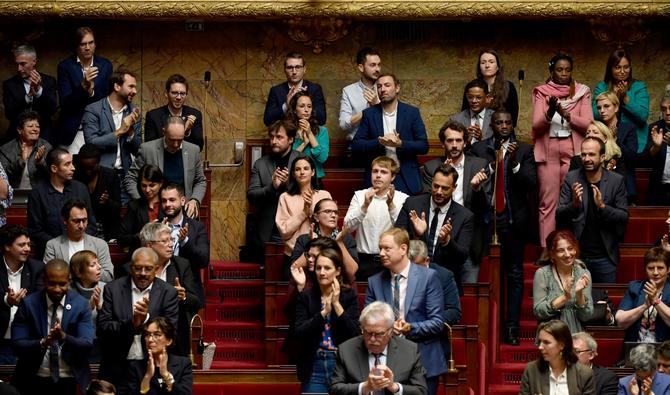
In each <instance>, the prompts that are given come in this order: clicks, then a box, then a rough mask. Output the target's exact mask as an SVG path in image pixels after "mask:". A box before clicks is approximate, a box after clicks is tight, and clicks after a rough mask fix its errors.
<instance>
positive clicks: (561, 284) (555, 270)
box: [554, 266, 574, 292]
mask: <svg viewBox="0 0 670 395" xmlns="http://www.w3.org/2000/svg"><path fill="white" fill-rule="evenodd" d="M573 270H574V269H573ZM554 272H556V277H558V283H559V284H560V286H561V289H562V290H563V292H565V291H566V289H565V286H564V285H563V280H562V279H561V275H560V273H558V269H557V268H556V266H554ZM567 291H571V290H569V289H568V290H567Z"/></svg>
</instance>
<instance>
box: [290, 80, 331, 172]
mask: <svg viewBox="0 0 670 395" xmlns="http://www.w3.org/2000/svg"><path fill="white" fill-rule="evenodd" d="M287 117H288V118H289V119H290V120H291V121H292V122H293V124H294V125H296V126H297V128H298V131H297V132H296V136H295V141H294V142H293V149H294V150H296V151H298V152H300V153H302V154H303V155H306V156H309V157H310V158H312V160H313V161H314V164H315V167H316V178H317V180H319V183H320V180H321V179H322V178H323V177H324V176H325V175H326V173H325V172H324V170H323V164H324V163H326V160H327V159H328V151H329V140H328V129H326V127H325V126H319V121H318V120H317V119H316V114H315V112H314V108H313V105H312V97H311V96H310V95H309V93H307V92H306V91H300V92H298V93H296V94H295V95H293V97H292V98H291V101H290V102H289V112H288V114H287Z"/></svg>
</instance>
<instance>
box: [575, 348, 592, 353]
mask: <svg viewBox="0 0 670 395" xmlns="http://www.w3.org/2000/svg"><path fill="white" fill-rule="evenodd" d="M583 352H591V349H590V348H585V349H583V350H575V354H581V353H583Z"/></svg>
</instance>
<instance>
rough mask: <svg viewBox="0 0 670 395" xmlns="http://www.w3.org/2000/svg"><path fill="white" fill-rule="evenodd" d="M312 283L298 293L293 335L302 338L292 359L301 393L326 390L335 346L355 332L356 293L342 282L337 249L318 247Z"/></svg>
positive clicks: (331, 371) (328, 384)
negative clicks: (314, 277)
mask: <svg viewBox="0 0 670 395" xmlns="http://www.w3.org/2000/svg"><path fill="white" fill-rule="evenodd" d="M314 273H315V276H316V282H315V284H314V286H313V287H312V288H310V289H309V290H304V291H303V292H301V293H300V294H299V295H298V299H297V303H296V310H295V335H296V337H297V338H299V339H302V341H301V350H300V355H301V358H299V359H298V360H297V361H296V365H297V366H296V370H297V373H298V379H299V380H300V383H301V390H302V392H310V393H312V392H318V393H327V392H328V389H329V387H330V383H331V378H332V373H333V369H334V368H335V356H336V353H337V347H338V345H339V344H341V343H343V342H344V341H346V340H348V339H350V338H352V337H355V336H356V335H358V333H359V325H358V294H357V293H356V290H355V289H354V288H352V287H350V286H349V285H348V284H346V283H345V282H343V281H342V279H343V277H344V276H345V275H346V269H345V267H344V263H343V260H342V255H341V253H340V251H339V249H330V248H328V249H324V250H321V252H320V253H319V255H318V257H317V258H316V266H315V268H314Z"/></svg>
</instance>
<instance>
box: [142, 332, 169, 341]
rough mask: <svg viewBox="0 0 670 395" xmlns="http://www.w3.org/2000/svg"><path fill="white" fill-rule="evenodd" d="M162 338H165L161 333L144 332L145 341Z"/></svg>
mask: <svg viewBox="0 0 670 395" xmlns="http://www.w3.org/2000/svg"><path fill="white" fill-rule="evenodd" d="M163 336H165V335H164V334H163V332H144V337H145V338H146V339H152V340H158V339H162V338H163Z"/></svg>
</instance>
